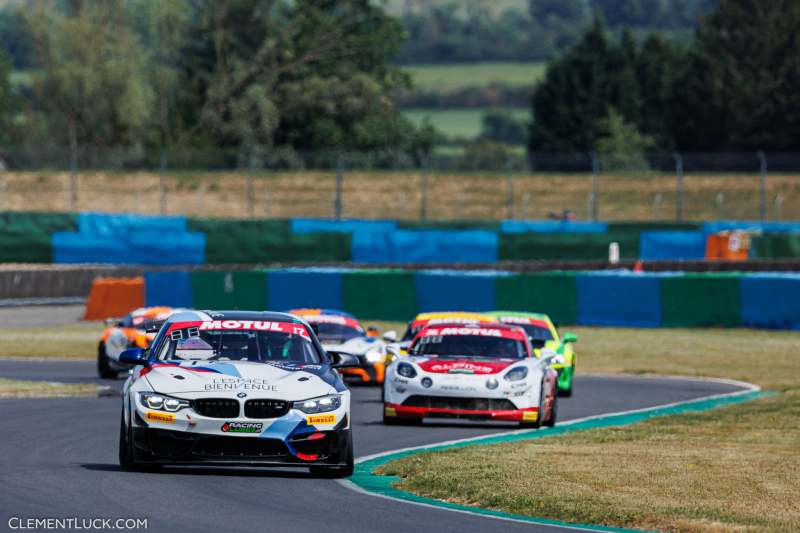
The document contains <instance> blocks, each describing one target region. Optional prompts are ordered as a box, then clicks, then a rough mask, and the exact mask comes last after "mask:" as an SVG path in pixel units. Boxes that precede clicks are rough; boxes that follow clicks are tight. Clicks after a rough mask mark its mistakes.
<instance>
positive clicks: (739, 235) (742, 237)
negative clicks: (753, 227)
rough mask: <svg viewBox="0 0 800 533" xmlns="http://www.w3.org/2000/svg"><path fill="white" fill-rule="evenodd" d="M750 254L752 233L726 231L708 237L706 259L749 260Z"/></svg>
mask: <svg viewBox="0 0 800 533" xmlns="http://www.w3.org/2000/svg"><path fill="white" fill-rule="evenodd" d="M749 255H750V234H748V233H745V232H743V231H725V232H722V233H718V234H716V235H709V236H708V238H707V239H706V259H725V260H728V261H747V258H748V256H749Z"/></svg>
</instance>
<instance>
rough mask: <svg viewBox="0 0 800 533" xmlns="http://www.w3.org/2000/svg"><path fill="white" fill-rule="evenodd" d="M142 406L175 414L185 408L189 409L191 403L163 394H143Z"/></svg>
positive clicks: (141, 396)
mask: <svg viewBox="0 0 800 533" xmlns="http://www.w3.org/2000/svg"><path fill="white" fill-rule="evenodd" d="M140 398H141V401H142V405H144V406H145V407H147V408H148V409H156V410H159V411H169V412H170V413H174V412H176V411H180V410H181V409H183V408H184V407H189V402H188V401H186V400H181V399H180V398H173V397H172V396H164V395H163V394H155V393H153V392H143V393H141V395H140Z"/></svg>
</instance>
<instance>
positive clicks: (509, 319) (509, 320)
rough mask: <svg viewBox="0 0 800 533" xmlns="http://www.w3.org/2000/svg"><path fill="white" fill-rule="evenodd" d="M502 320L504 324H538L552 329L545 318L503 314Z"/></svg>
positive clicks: (537, 325) (540, 326)
mask: <svg viewBox="0 0 800 533" xmlns="http://www.w3.org/2000/svg"><path fill="white" fill-rule="evenodd" d="M500 322H502V323H503V324H519V325H521V326H536V327H539V328H545V329H550V326H549V325H548V324H547V322H545V321H544V320H540V319H538V318H528V317H525V316H501V317H500Z"/></svg>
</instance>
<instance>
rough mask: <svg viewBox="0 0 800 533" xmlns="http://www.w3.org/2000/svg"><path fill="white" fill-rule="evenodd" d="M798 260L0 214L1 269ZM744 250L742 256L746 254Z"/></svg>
mask: <svg viewBox="0 0 800 533" xmlns="http://www.w3.org/2000/svg"><path fill="white" fill-rule="evenodd" d="M611 243H617V244H618V246H619V249H620V259H621V260H623V261H633V260H638V259H643V260H645V261H699V260H729V261H730V260H733V261H741V260H745V259H747V258H748V257H749V258H752V259H759V260H771V259H779V260H780V259H792V258H794V259H798V258H800V222H764V223H761V222H750V221H717V222H707V223H704V224H703V223H679V224H674V223H655V222H653V223H642V222H609V223H606V222H576V221H569V222H568V221H549V220H546V221H534V220H525V221H522V220H503V221H474V220H455V221H431V222H415V221H395V220H339V221H337V220H326V219H314V218H296V219H291V220H279V219H270V220H256V219H247V220H236V219H226V220H221V219H205V218H191V219H187V218H186V217H182V216H171V217H167V216H164V217H155V216H142V215H112V214H100V213H81V214H78V215H70V214H63V213H9V212H7V213H0V262H25V263H61V264H65V263H72V264H76V263H80V264H87V263H104V264H122V265H131V264H138V265H203V264H207V265H257V264H276V263H304V264H308V263H315V264H325V263H351V262H352V263H358V264H365V265H387V264H392V265H420V264H428V265H452V264H465V265H477V264H481V265H491V264H493V263H497V262H503V261H576V262H577V261H589V262H592V261H597V262H602V261H607V260H608V257H609V245H611ZM748 254H749V255H748Z"/></svg>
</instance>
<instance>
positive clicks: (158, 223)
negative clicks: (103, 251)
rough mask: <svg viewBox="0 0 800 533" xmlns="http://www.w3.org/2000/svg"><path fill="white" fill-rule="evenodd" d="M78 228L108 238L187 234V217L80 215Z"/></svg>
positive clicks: (82, 231)
mask: <svg viewBox="0 0 800 533" xmlns="http://www.w3.org/2000/svg"><path fill="white" fill-rule="evenodd" d="M78 228H79V230H78V231H80V232H81V233H88V234H92V235H98V236H100V235H102V236H107V237H115V236H117V235H120V234H127V233H135V232H139V231H146V232H154V233H165V234H169V233H186V217H184V216H144V215H116V214H113V215H112V214H107V213H81V214H80V215H78ZM166 236H167V235H164V237H166Z"/></svg>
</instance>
